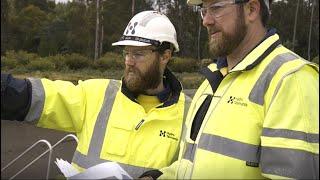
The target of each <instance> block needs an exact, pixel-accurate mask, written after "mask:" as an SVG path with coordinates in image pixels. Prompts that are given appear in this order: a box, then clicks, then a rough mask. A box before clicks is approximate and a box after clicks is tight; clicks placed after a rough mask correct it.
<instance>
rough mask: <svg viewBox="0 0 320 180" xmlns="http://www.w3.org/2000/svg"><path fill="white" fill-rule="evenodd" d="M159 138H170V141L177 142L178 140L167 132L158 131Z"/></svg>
mask: <svg viewBox="0 0 320 180" xmlns="http://www.w3.org/2000/svg"><path fill="white" fill-rule="evenodd" d="M159 136H160V137H165V138H170V139H173V140H176V141H178V138H176V137H175V135H174V134H173V133H170V132H167V131H163V130H160V134H159Z"/></svg>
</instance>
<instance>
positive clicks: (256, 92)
mask: <svg viewBox="0 0 320 180" xmlns="http://www.w3.org/2000/svg"><path fill="white" fill-rule="evenodd" d="M298 58H299V57H298V56H296V55H294V54H292V53H284V54H279V55H277V56H276V57H275V58H274V59H273V60H272V61H271V62H270V64H268V66H267V67H266V68H265V69H264V71H263V72H262V74H261V76H260V77H259V79H258V80H257V82H256V83H255V85H254V86H253V88H252V90H251V92H250V95H249V100H250V101H252V102H254V103H256V104H259V105H263V103H264V95H265V93H266V91H267V89H268V87H269V84H270V82H271V80H272V78H273V77H274V75H275V74H276V72H277V71H278V69H279V68H280V67H281V66H282V65H283V64H284V63H286V62H288V61H291V60H294V59H298Z"/></svg>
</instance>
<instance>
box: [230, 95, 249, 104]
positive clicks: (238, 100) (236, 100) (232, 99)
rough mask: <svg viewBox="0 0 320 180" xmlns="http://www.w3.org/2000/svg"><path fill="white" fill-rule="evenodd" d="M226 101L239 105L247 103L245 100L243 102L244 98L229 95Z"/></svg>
mask: <svg viewBox="0 0 320 180" xmlns="http://www.w3.org/2000/svg"><path fill="white" fill-rule="evenodd" d="M227 103H229V104H234V105H240V106H245V107H246V106H248V104H247V103H246V102H244V100H243V99H242V98H237V97H235V96H230V98H229V99H228V101H227Z"/></svg>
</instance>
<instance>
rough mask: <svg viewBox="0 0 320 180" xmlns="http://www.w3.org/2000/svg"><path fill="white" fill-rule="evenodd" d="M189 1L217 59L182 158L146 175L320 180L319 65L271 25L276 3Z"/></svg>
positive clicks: (191, 118) (197, 101)
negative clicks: (296, 50)
mask: <svg viewBox="0 0 320 180" xmlns="http://www.w3.org/2000/svg"><path fill="white" fill-rule="evenodd" d="M188 3H189V4H191V5H199V6H200V11H201V16H202V19H203V25H204V26H205V27H206V28H207V30H208V36H209V50H210V52H211V54H212V57H213V58H214V59H215V60H214V62H213V63H212V64H210V65H209V66H208V67H207V68H205V69H204V70H203V74H204V76H205V77H206V80H205V81H204V82H203V84H202V85H201V86H200V87H199V89H198V90H197V92H196V94H195V96H194V97H193V100H192V103H191V106H190V110H189V112H188V116H187V117H188V118H187V120H186V127H187V130H186V132H187V133H186V136H185V137H183V139H182V142H183V143H182V145H181V147H183V148H181V149H180V154H179V160H178V161H176V162H175V163H173V164H172V166H170V167H167V168H163V169H161V170H160V171H150V172H147V173H145V174H144V175H142V177H145V178H147V177H149V178H153V179H156V178H157V177H158V176H159V175H160V174H162V175H161V176H160V179H264V178H270V179H283V178H290V179H291V178H292V179H319V67H318V66H317V65H316V64H312V63H310V62H308V61H306V60H304V59H303V58H301V57H300V56H298V55H297V54H295V53H294V52H292V51H290V50H289V49H287V48H286V47H284V46H283V45H282V44H281V42H280V39H279V35H278V34H277V33H276V30H275V29H268V28H266V24H267V20H268V18H269V15H270V14H269V13H270V3H271V1H269V0H188ZM284 15H285V13H284Z"/></svg>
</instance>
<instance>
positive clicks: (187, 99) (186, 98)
mask: <svg viewBox="0 0 320 180" xmlns="http://www.w3.org/2000/svg"><path fill="white" fill-rule="evenodd" d="M191 101H192V99H191V98H190V97H189V96H187V95H186V94H184V113H183V122H185V121H186V118H187V115H188V110H189V107H190V104H191Z"/></svg>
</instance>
